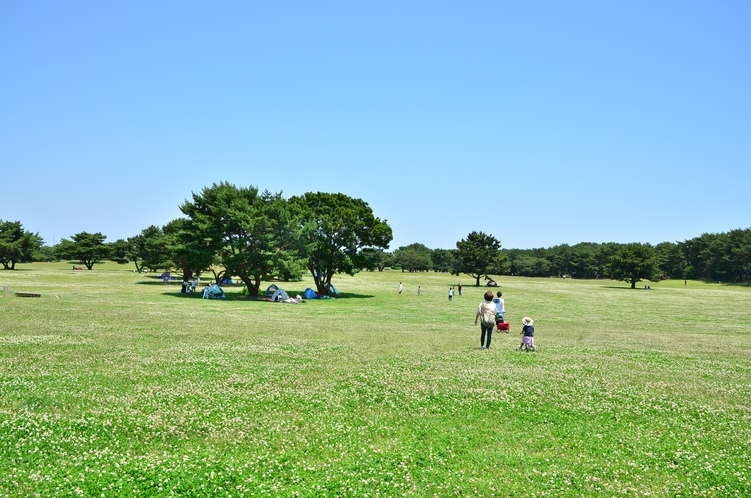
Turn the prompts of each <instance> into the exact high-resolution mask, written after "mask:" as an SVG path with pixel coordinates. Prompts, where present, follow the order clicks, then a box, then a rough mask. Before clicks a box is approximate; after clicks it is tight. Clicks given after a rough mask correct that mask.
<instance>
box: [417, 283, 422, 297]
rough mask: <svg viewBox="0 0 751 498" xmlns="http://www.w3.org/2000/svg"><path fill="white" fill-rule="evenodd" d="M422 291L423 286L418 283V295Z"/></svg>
mask: <svg viewBox="0 0 751 498" xmlns="http://www.w3.org/2000/svg"><path fill="white" fill-rule="evenodd" d="M420 291H422V287H420V286H419V285H418V286H417V295H418V296H419V295H420Z"/></svg>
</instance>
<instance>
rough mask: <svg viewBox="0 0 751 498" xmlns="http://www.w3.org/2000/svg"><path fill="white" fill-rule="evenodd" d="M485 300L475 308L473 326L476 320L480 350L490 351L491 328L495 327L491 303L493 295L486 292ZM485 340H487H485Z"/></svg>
mask: <svg viewBox="0 0 751 498" xmlns="http://www.w3.org/2000/svg"><path fill="white" fill-rule="evenodd" d="M484 297H485V300H484V301H483V302H481V303H480V305H479V306H478V307H477V314H476V315H475V325H477V319H478V318H479V319H480V320H481V322H480V349H490V340H491V339H492V337H493V327H494V326H495V303H493V293H492V292H491V291H487V292H486V293H485V296H484ZM486 338H487V340H486Z"/></svg>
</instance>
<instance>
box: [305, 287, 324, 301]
mask: <svg viewBox="0 0 751 498" xmlns="http://www.w3.org/2000/svg"><path fill="white" fill-rule="evenodd" d="M303 297H304V298H305V299H318V298H319V297H320V296H319V295H318V293H317V292H316V291H314V290H313V289H311V288H310V287H308V288H307V289H305V292H304V293H303Z"/></svg>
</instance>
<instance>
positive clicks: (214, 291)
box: [206, 284, 225, 299]
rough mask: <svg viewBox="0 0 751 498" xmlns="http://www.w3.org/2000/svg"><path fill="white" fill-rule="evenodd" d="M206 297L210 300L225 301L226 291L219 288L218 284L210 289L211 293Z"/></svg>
mask: <svg viewBox="0 0 751 498" xmlns="http://www.w3.org/2000/svg"><path fill="white" fill-rule="evenodd" d="M206 297H208V298H209V299H224V298H225V296H224V291H223V290H222V288H221V287H219V286H218V285H216V284H214V285H212V286H211V287H209V292H208V295H207V296H206Z"/></svg>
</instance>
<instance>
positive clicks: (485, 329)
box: [480, 324, 493, 348]
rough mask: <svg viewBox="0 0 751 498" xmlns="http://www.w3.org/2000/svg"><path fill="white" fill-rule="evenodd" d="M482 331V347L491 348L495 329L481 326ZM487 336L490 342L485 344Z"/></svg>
mask: <svg viewBox="0 0 751 498" xmlns="http://www.w3.org/2000/svg"><path fill="white" fill-rule="evenodd" d="M480 330H481V331H482V333H481V334H480V347H484V348H489V347H490V340H491V339H492V337H493V327H486V326H485V325H482V324H481V325H480ZM485 334H487V336H488V342H485Z"/></svg>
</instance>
